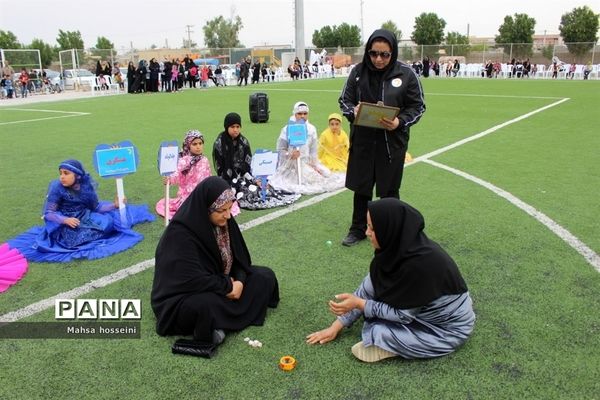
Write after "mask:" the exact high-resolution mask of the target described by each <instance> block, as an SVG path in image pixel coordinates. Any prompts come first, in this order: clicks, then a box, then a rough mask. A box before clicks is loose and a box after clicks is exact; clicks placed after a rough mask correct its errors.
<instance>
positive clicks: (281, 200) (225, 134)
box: [212, 113, 300, 215]
mask: <svg viewBox="0 0 600 400" xmlns="http://www.w3.org/2000/svg"><path fill="white" fill-rule="evenodd" d="M223 127H224V128H225V130H224V131H222V132H221V133H219V135H218V136H217V138H216V140H215V143H214V145H213V153H212V154H213V162H214V165H215V168H216V170H217V175H218V176H220V177H221V178H223V179H224V180H225V181H226V182H227V183H229V185H230V186H231V187H232V188H234V189H235V191H236V197H237V198H238V203H239V207H241V208H245V209H248V210H258V209H266V208H272V207H278V206H283V205H288V204H292V203H293V202H295V201H296V200H297V199H298V198H299V197H300V196H299V195H293V194H285V193H281V192H280V191H278V190H275V189H274V188H273V187H271V185H267V189H266V193H265V198H264V199H263V198H262V192H261V185H262V182H261V181H260V180H258V179H256V178H254V177H253V176H252V168H251V163H252V150H251V149H250V142H249V141H248V139H247V138H246V137H245V136H244V135H243V134H242V132H241V129H242V117H240V115H239V114H237V113H229V114H227V115H226V116H225V119H224V121H223ZM238 212H239V211H238ZM234 215H235V214H234Z"/></svg>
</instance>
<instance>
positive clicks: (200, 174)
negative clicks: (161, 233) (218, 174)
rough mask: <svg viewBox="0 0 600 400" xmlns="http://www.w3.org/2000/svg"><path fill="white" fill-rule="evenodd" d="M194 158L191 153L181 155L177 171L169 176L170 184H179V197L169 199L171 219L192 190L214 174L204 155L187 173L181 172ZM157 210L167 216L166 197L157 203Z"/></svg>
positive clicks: (161, 214)
mask: <svg viewBox="0 0 600 400" xmlns="http://www.w3.org/2000/svg"><path fill="white" fill-rule="evenodd" d="M191 160H192V156H191V155H187V156H183V157H180V158H179V160H178V161H177V171H176V172H174V173H173V174H172V175H171V176H169V184H170V185H178V186H179V189H178V190H177V197H175V198H174V199H169V211H170V213H169V219H171V218H172V217H173V214H175V212H176V211H177V210H178V209H179V206H181V204H182V203H183V202H184V201H185V199H187V198H188V196H189V195H190V194H191V193H192V191H193V190H194V189H195V188H196V186H198V184H199V183H200V182H202V181H203V180H204V179H206V178H208V177H209V176H211V175H212V171H211V168H210V163H209V162H208V159H207V158H206V157H204V156H202V157H201V159H200V160H199V161H198V162H197V163H195V164H194V165H192V166H191V168H190V169H189V171H188V173H187V174H183V173H181V171H183V170H184V169H187V166H188V165H190V162H191ZM156 212H157V213H158V215H160V216H161V217H164V216H165V199H164V198H162V199H160V200H159V201H158V203H156Z"/></svg>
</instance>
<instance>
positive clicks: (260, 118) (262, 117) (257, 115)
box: [250, 93, 269, 122]
mask: <svg viewBox="0 0 600 400" xmlns="http://www.w3.org/2000/svg"><path fill="white" fill-rule="evenodd" d="M268 120H269V97H268V96H267V94H266V93H252V94H251V95H250V121H252V122H267V121H268Z"/></svg>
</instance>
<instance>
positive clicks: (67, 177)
mask: <svg viewBox="0 0 600 400" xmlns="http://www.w3.org/2000/svg"><path fill="white" fill-rule="evenodd" d="M58 171H59V179H55V180H53V181H52V182H50V185H49V187H48V194H47V198H46V203H45V205H44V211H43V214H44V215H43V218H44V222H45V225H44V226H43V227H34V228H32V229H30V230H29V231H27V232H25V233H23V234H22V235H19V236H18V237H16V238H15V239H13V240H10V241H9V244H10V245H11V247H13V248H17V249H19V250H20V251H21V252H22V253H23V254H24V255H25V257H26V258H27V259H28V260H30V261H37V262H44V261H47V262H66V261H70V260H72V259H78V258H87V259H95V258H102V257H107V256H109V255H111V254H114V253H118V252H121V251H123V250H126V249H128V248H130V247H133V246H134V245H135V244H136V243H138V242H139V241H141V240H142V239H143V236H142V235H141V234H139V233H137V232H135V231H133V230H131V229H130V227H131V226H132V225H135V224H136V223H140V222H145V221H153V220H154V219H155V217H154V216H153V215H152V214H150V212H149V211H148V208H147V206H145V205H142V206H132V205H128V206H127V213H126V214H127V220H126V221H123V222H122V221H121V218H120V215H119V212H118V207H119V206H118V202H117V200H115V201H114V202H107V201H99V200H98V196H97V194H96V190H95V186H96V183H95V182H94V181H93V180H92V178H91V177H90V175H89V174H88V173H87V172H86V171H85V170H84V168H83V165H82V164H81V162H79V161H77V160H65V161H63V162H62V163H60V165H59V167H58Z"/></svg>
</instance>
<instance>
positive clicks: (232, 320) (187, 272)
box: [151, 176, 279, 345]
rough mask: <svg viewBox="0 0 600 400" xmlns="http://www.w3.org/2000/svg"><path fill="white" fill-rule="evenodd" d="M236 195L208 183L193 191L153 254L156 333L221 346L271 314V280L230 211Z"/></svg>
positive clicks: (275, 298) (274, 299) (215, 181)
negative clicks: (228, 337) (230, 334)
mask: <svg viewBox="0 0 600 400" xmlns="http://www.w3.org/2000/svg"><path fill="white" fill-rule="evenodd" d="M234 201H235V194H234V193H233V190H232V189H231V187H230V186H229V184H228V183H227V182H225V181H224V180H223V179H221V178H219V177H216V176H211V177H209V178H206V179H205V180H204V181H202V182H201V183H200V185H198V186H197V187H196V189H195V190H194V191H193V192H192V194H191V195H190V197H189V198H188V200H187V201H186V202H185V203H183V205H182V206H181V208H180V209H179V212H177V214H175V217H174V218H173V221H171V223H170V224H169V226H168V227H167V228H166V229H165V231H164V233H163V235H162V237H161V239H160V241H159V243H158V246H157V247H156V258H155V259H156V266H155V269H154V281H153V284H152V293H151V303H152V310H153V311H154V314H155V315H156V332H157V333H158V334H159V335H161V336H165V335H193V339H194V340H195V341H197V342H200V343H207V344H215V345H218V344H219V343H221V342H222V341H223V340H224V338H225V334H226V333H227V332H230V331H240V330H242V329H244V328H246V327H248V326H250V325H257V326H259V325H262V324H263V323H264V321H265V317H266V313H267V307H273V308H274V307H277V304H278V302H279V287H278V282H277V277H276V276H275V274H274V273H273V271H272V270H271V269H269V268H267V267H259V266H255V265H253V264H252V260H251V258H250V253H249V252H248V248H247V247H246V242H245V241H244V237H243V236H242V233H241V231H240V228H239V226H238V224H237V223H236V221H235V219H233V218H232V216H231V207H232V205H233V202H234Z"/></svg>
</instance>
